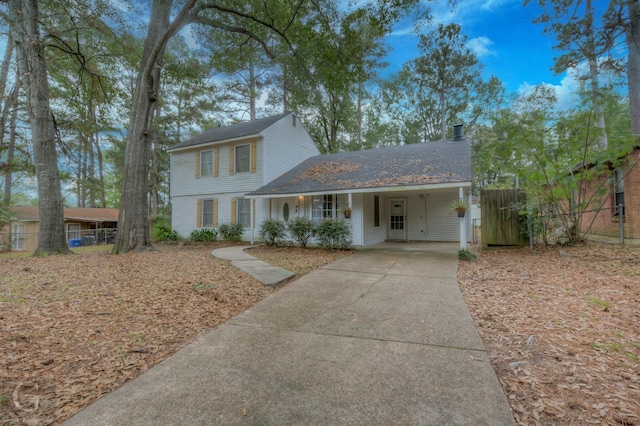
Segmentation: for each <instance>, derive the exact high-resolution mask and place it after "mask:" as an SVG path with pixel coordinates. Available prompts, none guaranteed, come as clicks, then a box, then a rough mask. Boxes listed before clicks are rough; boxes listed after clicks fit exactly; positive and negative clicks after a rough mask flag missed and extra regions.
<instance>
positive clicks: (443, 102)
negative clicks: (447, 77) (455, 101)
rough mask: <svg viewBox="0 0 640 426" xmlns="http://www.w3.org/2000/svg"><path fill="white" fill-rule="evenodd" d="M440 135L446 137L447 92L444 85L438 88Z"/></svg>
mask: <svg viewBox="0 0 640 426" xmlns="http://www.w3.org/2000/svg"><path fill="white" fill-rule="evenodd" d="M440 136H441V137H442V139H443V140H444V139H446V138H447V94H446V90H445V87H444V85H442V86H441V88H440Z"/></svg>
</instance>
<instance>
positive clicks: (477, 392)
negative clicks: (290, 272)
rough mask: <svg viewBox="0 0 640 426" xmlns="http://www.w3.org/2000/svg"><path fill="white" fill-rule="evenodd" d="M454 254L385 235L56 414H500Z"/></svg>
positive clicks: (503, 412) (465, 421)
mask: <svg viewBox="0 0 640 426" xmlns="http://www.w3.org/2000/svg"><path fill="white" fill-rule="evenodd" d="M456 252H457V245H456V244H441V243H440V244H389V243H386V244H382V245H379V246H376V247H374V248H372V249H367V250H362V251H360V252H358V253H357V254H355V255H353V256H350V257H347V258H344V259H341V260H339V261H337V262H335V263H333V264H331V265H328V266H326V267H324V268H322V269H319V270H316V271H314V272H312V273H310V274H308V275H306V276H304V277H302V278H300V279H298V280H296V281H294V282H292V283H290V284H289V285H287V286H286V287H284V288H282V289H281V290H279V291H278V292H276V293H274V294H273V295H271V296H269V297H268V298H266V299H265V300H263V301H261V302H260V303H258V304H257V305H255V306H254V307H253V308H252V309H250V310H248V311H246V312H244V313H243V314H241V315H239V316H237V317H235V318H233V319H231V320H230V321H228V322H227V323H225V324H223V325H221V326H219V327H217V328H215V329H213V330H212V331H211V332H209V333H208V334H207V335H205V336H203V337H202V338H201V339H199V340H197V341H196V342H194V343H193V344H191V345H189V346H187V347H185V348H184V349H183V350H181V351H180V352H178V353H177V354H175V355H174V356H172V357H171V358H169V359H167V360H166V361H164V362H162V363H161V364H159V365H157V366H156V367H154V368H152V369H150V370H149V371H147V372H146V373H144V374H143V375H142V376H140V377H138V378H137V379H135V380H133V381H132V382H129V383H127V384H125V385H124V386H122V387H121V388H119V389H117V390H116V391H114V392H112V393H111V394H108V395H105V396H104V397H103V398H102V399H100V400H98V401H97V402H95V403H94V404H92V405H91V406H89V407H88V408H86V409H85V410H84V411H82V412H81V413H79V414H78V415H76V416H75V417H73V418H72V419H70V420H69V421H67V422H66V423H65V424H67V425H128V424H135V425H185V424H189V425H213V424H216V425H218V424H220V425H235V424H238V425H360V424H384V425H392V424H403V425H442V424H457V425H470V424H473V425H483V424H484V425H510V424H514V419H513V416H512V414H511V411H510V410H509V407H508V404H507V400H506V398H505V396H504V393H503V391H502V388H501V387H500V384H499V382H498V380H497V378H496V375H495V372H494V370H493V368H492V367H491V364H490V362H489V359H488V357H487V354H486V352H485V349H484V346H483V344H482V341H481V339H480V337H479V335H478V332H477V330H476V327H475V324H474V323H473V320H472V318H471V316H470V314H469V311H468V310H467V308H466V306H465V304H464V301H463V298H462V294H461V292H460V290H459V288H458V284H457V281H456V269H457V257H456ZM185 309H188V307H185Z"/></svg>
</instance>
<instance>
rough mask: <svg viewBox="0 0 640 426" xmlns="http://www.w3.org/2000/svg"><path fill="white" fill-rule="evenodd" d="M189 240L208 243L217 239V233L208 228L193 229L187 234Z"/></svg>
mask: <svg viewBox="0 0 640 426" xmlns="http://www.w3.org/2000/svg"><path fill="white" fill-rule="evenodd" d="M189 239H190V240H191V241H194V242H204V243H208V242H210V241H215V240H217V239H218V231H216V230H215V229H209V228H202V229H194V230H193V231H191V234H189Z"/></svg>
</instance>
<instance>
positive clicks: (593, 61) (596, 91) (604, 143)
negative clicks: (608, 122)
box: [585, 0, 609, 150]
mask: <svg viewBox="0 0 640 426" xmlns="http://www.w3.org/2000/svg"><path fill="white" fill-rule="evenodd" d="M585 7H586V11H585V13H586V19H587V25H588V27H587V46H586V48H587V49H588V51H587V52H586V53H587V55H586V56H587V58H589V76H590V78H591V97H592V104H593V113H594V115H595V126H596V128H597V129H599V131H600V132H599V134H598V146H599V147H600V149H602V150H605V149H607V148H608V147H609V138H608V137H607V129H606V126H605V122H604V111H603V110H602V105H601V102H600V83H599V81H598V58H597V55H596V42H595V38H594V35H593V30H594V28H593V6H592V0H587V1H586V4H585Z"/></svg>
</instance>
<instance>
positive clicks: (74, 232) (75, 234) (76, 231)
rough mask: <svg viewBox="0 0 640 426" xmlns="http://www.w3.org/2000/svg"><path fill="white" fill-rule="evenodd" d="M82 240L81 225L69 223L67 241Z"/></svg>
mask: <svg viewBox="0 0 640 426" xmlns="http://www.w3.org/2000/svg"><path fill="white" fill-rule="evenodd" d="M78 238H80V224H79V223H67V240H75V239H78Z"/></svg>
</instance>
